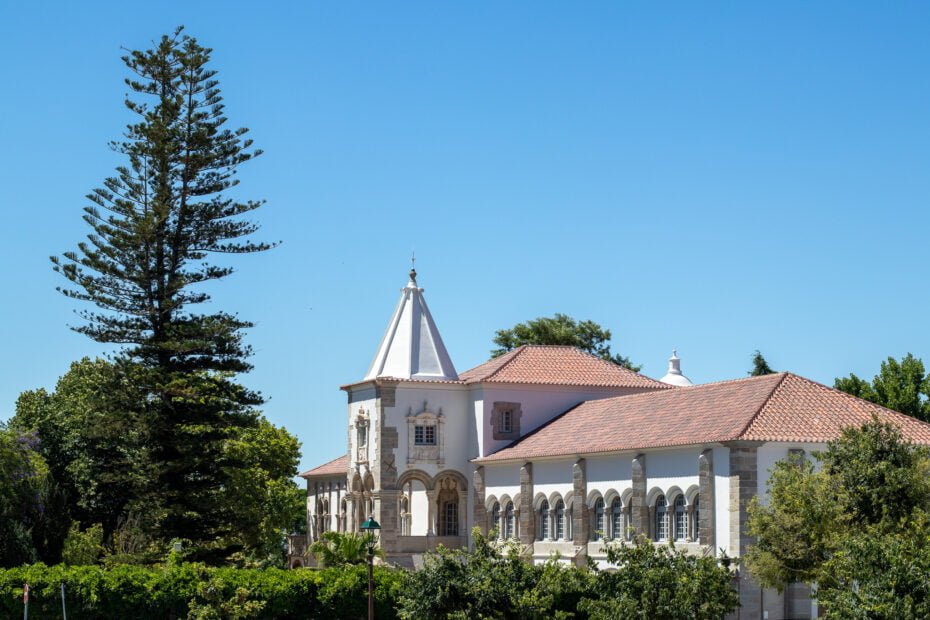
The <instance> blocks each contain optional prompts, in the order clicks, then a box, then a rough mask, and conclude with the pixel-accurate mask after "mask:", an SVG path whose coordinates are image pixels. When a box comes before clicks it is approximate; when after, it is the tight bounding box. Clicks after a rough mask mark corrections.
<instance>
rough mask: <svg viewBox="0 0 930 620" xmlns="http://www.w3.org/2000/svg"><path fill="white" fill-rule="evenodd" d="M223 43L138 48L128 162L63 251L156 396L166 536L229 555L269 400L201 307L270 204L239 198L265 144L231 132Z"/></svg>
mask: <svg viewBox="0 0 930 620" xmlns="http://www.w3.org/2000/svg"><path fill="white" fill-rule="evenodd" d="M210 54H211V50H210V49H209V48H205V47H202V46H201V45H199V44H198V43H197V40H196V39H194V38H192V37H189V36H187V35H185V34H183V33H182V29H181V28H179V29H177V30H176V31H175V32H174V34H173V35H171V36H163V37H162V38H161V40H160V41H158V42H157V43H156V44H155V45H154V47H153V48H152V49H148V50H145V51H138V50H137V51H131V52H129V53H128V54H127V55H126V56H125V57H123V61H124V62H125V64H126V66H127V67H128V69H129V71H130V74H131V75H130V77H129V78H127V79H126V85H127V86H128V88H129V91H130V94H129V95H127V98H126V101H125V104H126V107H127V108H128V109H129V111H130V112H131V113H132V114H134V115H135V121H134V122H133V123H132V124H130V125H128V126H127V130H126V132H125V134H124V139H123V140H121V141H115V142H112V143H111V147H112V148H113V149H114V150H115V151H116V152H118V153H120V154H121V155H123V156H124V157H125V164H123V165H122V166H119V167H118V168H117V169H116V175H115V176H113V177H110V178H107V179H106V180H105V181H104V182H103V187H101V188H98V189H95V190H94V191H93V192H92V193H91V194H89V196H88V198H89V199H90V201H91V203H92V204H91V205H89V206H87V207H85V209H84V220H85V221H86V222H87V224H88V225H89V226H90V228H91V231H92V232H91V233H90V234H89V235H88V238H87V241H84V242H82V243H79V244H78V248H77V251H73V252H66V253H64V255H63V256H62V257H52V263H53V264H54V269H55V270H56V271H57V272H59V273H61V274H62V275H63V276H64V277H65V278H67V279H68V280H69V281H70V283H71V286H70V287H67V288H61V289H59V290H61V291H62V292H63V293H64V294H65V295H67V296H69V297H71V298H74V299H78V300H81V301H84V302H90V303H91V304H93V305H94V306H96V308H95V309H93V310H84V311H82V312H80V315H81V316H82V318H83V319H85V322H84V323H83V324H81V325H79V326H75V327H73V329H75V330H76V331H78V332H80V333H83V334H86V335H87V336H89V337H90V338H92V339H94V340H96V341H98V342H103V343H115V344H119V345H121V346H122V349H121V353H120V355H121V356H122V357H123V358H125V359H126V361H129V362H132V364H131V365H132V367H133V368H134V370H133V374H134V379H133V380H134V381H137V382H139V383H141V384H143V385H144V387H145V390H146V393H147V394H148V396H147V399H146V400H147V402H146V403H144V404H140V411H139V412H138V413H139V416H138V419H139V424H140V425H143V424H144V425H145V426H146V432H147V433H148V434H149V441H150V448H151V459H152V469H153V471H155V472H157V473H156V474H155V476H154V479H153V480H152V502H153V505H152V512H151V513H150V514H151V515H152V520H153V523H152V527H153V529H154V531H155V532H157V533H158V534H159V535H160V537H162V538H163V539H164V540H170V539H172V538H184V539H191V540H193V541H195V542H196V543H197V545H195V546H197V547H198V548H199V549H202V550H207V551H204V553H203V556H202V557H205V558H208V557H209V556H210V555H211V554H212V555H213V556H214V557H217V558H218V557H219V556H220V554H224V555H225V554H228V553H230V552H231V551H234V549H229V548H222V543H219V542H216V541H221V540H224V539H228V535H230V534H232V533H233V532H234V530H235V529H236V528H237V527H241V525H242V524H237V523H236V519H237V516H236V515H235V514H230V512H234V511H231V510H229V507H228V506H224V505H223V502H222V501H221V499H220V497H219V496H220V495H221V494H222V493H223V489H224V485H225V484H227V483H228V480H229V479H230V475H231V472H234V471H235V469H236V467H237V463H235V462H234V460H235V459H234V457H232V456H231V455H230V453H229V451H228V450H226V449H225V448H224V445H225V442H226V441H227V440H228V439H229V438H230V437H233V436H234V435H235V434H236V433H237V432H238V431H239V430H242V429H244V428H251V427H255V426H256V424H257V419H258V413H257V412H256V411H255V410H254V409H253V408H254V406H256V405H258V404H260V403H261V402H262V400H261V397H260V395H259V394H257V393H256V392H253V391H250V390H248V389H246V388H244V387H242V386H241V385H239V384H238V383H236V382H235V381H234V380H233V377H234V375H235V374H237V373H243V372H247V371H248V370H249V369H250V368H251V366H250V365H249V363H248V362H247V358H248V357H249V355H250V353H251V351H250V348H249V347H248V346H247V345H245V344H244V343H243V341H242V330H243V329H245V328H248V327H251V323H249V322H247V321H243V320H241V319H239V318H237V317H236V316H234V315H232V314H229V313H226V312H212V313H210V312H198V311H197V309H198V307H199V305H200V304H203V303H204V302H206V301H208V300H209V299H210V296H209V295H208V294H207V293H206V292H205V291H204V290H203V286H202V285H204V284H205V283H208V282H212V281H216V280H221V279H223V278H225V277H226V276H229V275H230V274H231V273H232V272H233V269H232V267H230V266H228V265H217V264H214V263H213V262H211V260H210V257H211V256H214V255H219V254H247V253H252V252H260V251H263V250H267V249H269V248H270V247H272V244H268V243H261V242H254V241H251V240H249V238H250V235H251V234H252V233H254V232H256V230H257V229H258V226H257V224H255V223H254V222H251V221H249V220H248V219H244V217H243V216H246V215H247V214H249V213H251V212H252V211H254V210H255V209H257V208H258V207H260V206H261V205H262V204H263V201H255V200H248V201H240V200H238V199H236V198H234V197H232V196H231V195H230V193H229V190H231V189H232V188H233V187H235V186H236V185H237V184H238V180H237V179H236V176H235V175H236V172H237V169H238V168H239V166H240V165H241V164H243V163H245V162H247V161H249V160H250V159H252V158H253V157H256V156H258V155H259V154H260V153H261V151H259V150H257V149H254V148H253V147H252V141H251V140H249V139H247V138H245V134H246V133H247V131H248V130H247V129H229V128H228V127H226V125H227V119H226V116H225V108H224V104H223V100H222V97H221V96H220V90H219V83H218V81H217V80H216V73H217V72H216V71H215V70H214V69H211V68H209V66H208V65H209V61H210Z"/></svg>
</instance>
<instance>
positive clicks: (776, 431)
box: [740, 373, 930, 443]
mask: <svg viewBox="0 0 930 620" xmlns="http://www.w3.org/2000/svg"><path fill="white" fill-rule="evenodd" d="M873 415H877V416H878V417H879V418H881V419H882V420H883V421H885V422H890V423H892V424H894V425H895V426H898V427H899V428H900V429H901V432H902V433H903V434H904V437H905V438H906V439H908V440H910V441H913V442H915V443H930V424H927V423H925V422H921V421H920V420H917V419H915V418H912V417H911V416H908V415H905V414H903V413H899V412H897V411H892V410H891V409H886V408H884V407H881V406H879V405H876V404H875V403H870V402H869V401H867V400H862V399H861V398H856V397H855V396H852V395H850V394H847V393H846V392H840V391H839V390H835V389H833V388H830V387H827V386H825V385H821V384H820V383H817V382H815V381H811V380H810V379H805V378H804V377H799V376H798V375H794V374H791V373H785V378H784V380H783V381H782V382H781V383H780V384H779V385H778V386H777V387H776V388H775V391H774V393H773V394H772V397H771V398H770V399H769V400H768V402H767V403H766V404H765V407H764V408H763V409H762V411H761V412H760V413H759V415H757V416H756V417H755V418H753V420H752V421H751V422H750V424H749V426H748V427H747V428H746V430H745V431H744V432H743V434H742V435H741V436H740V439H747V440H761V441H811V442H823V441H829V440H831V439H835V438H836V437H837V436H839V434H840V431H841V430H842V429H843V428H846V427H848V426H861V425H862V424H864V423H865V422H868V421H869V420H871V419H872V416H873Z"/></svg>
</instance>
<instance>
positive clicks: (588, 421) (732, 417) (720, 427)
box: [475, 373, 930, 462]
mask: <svg viewBox="0 0 930 620" xmlns="http://www.w3.org/2000/svg"><path fill="white" fill-rule="evenodd" d="M873 414H876V415H878V416H879V418H881V419H882V420H886V421H888V422H892V423H894V424H896V425H897V426H899V427H900V428H901V430H902V432H903V434H904V436H905V438H907V439H909V440H911V441H915V442H918V443H930V424H926V423H924V422H921V421H919V420H916V419H914V418H911V417H909V416H906V415H903V414H901V413H897V412H895V411H891V410H889V409H885V408H884V407H880V406H878V405H875V404H872V403H870V402H867V401H864V400H861V399H859V398H856V397H854V396H850V395H849V394H845V393H843V392H839V391H837V390H834V389H832V388H829V387H827V386H825V385H821V384H819V383H815V382H814V381H810V380H809V379H805V378H803V377H799V376H797V375H793V374H790V373H777V374H773V375H765V376H762V377H751V378H747V379H737V380H733V381H722V382H720V383H708V384H704V385H698V386H694V387H687V388H678V389H674V390H666V391H662V392H646V393H643V394H634V395H631V396H617V397H614V398H606V399H603V400H592V401H586V402H583V403H581V404H579V405H577V406H576V407H574V408H572V409H570V410H568V411H566V412H565V413H563V414H562V415H561V416H559V417H557V418H555V419H553V420H552V421H551V422H549V423H548V424H546V425H544V426H542V427H540V428H538V429H537V430H536V431H534V432H532V433H530V434H528V435H527V436H526V437H523V438H522V439H520V440H518V441H516V442H514V443H513V444H511V445H509V446H507V447H506V448H503V449H502V450H499V451H498V452H495V453H494V454H491V455H489V456H486V457H484V458H479V459H475V460H476V461H478V462H489V461H502V460H509V459H529V458H538V457H544V456H560V455H573V454H593V453H598V452H617V451H625V450H640V449H646V448H660V447H672V446H685V445H693V444H706V443H717V442H722V441H734V440H747V441H792V442H824V441H828V440H830V439H835V438H836V437H838V436H839V434H840V432H841V430H842V429H843V428H845V427H848V426H857V425H860V424H862V423H864V422H867V421H868V420H871V419H872V415H873Z"/></svg>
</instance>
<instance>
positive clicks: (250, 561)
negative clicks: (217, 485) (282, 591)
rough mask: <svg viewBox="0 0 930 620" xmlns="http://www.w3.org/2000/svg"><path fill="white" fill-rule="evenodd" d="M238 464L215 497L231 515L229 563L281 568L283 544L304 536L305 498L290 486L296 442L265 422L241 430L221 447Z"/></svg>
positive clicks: (297, 455)
mask: <svg viewBox="0 0 930 620" xmlns="http://www.w3.org/2000/svg"><path fill="white" fill-rule="evenodd" d="M226 451H227V452H228V453H232V456H231V457H230V458H231V460H232V461H233V462H235V463H238V464H240V466H239V467H236V468H235V469H233V470H232V471H230V472H229V479H230V481H231V483H230V485H229V486H228V487H226V488H225V489H224V493H223V494H222V496H221V497H220V499H221V501H222V502H223V505H224V506H226V508H227V510H228V512H229V514H231V515H232V516H233V528H232V531H233V536H232V538H231V539H230V540H229V545H230V546H231V547H233V546H238V547H241V549H242V551H240V552H239V553H238V554H237V556H236V557H235V558H234V559H238V560H240V562H241V563H244V564H245V565H248V566H284V563H285V554H284V539H285V536H287V535H288V534H291V533H299V532H304V531H306V527H307V503H306V502H307V494H306V491H304V490H301V489H300V488H299V487H298V486H297V484H295V483H294V476H296V475H297V463H298V462H299V460H300V442H298V441H297V438H296V437H294V436H293V435H292V434H290V433H289V432H288V431H287V430H286V429H283V428H279V427H276V426H275V425H273V424H272V423H271V422H269V421H268V420H266V419H265V418H260V419H259V421H258V424H257V426H255V427H254V428H247V429H244V430H243V431H241V432H240V433H239V434H238V435H237V436H236V437H234V438H232V439H231V440H230V441H229V442H227V445H226Z"/></svg>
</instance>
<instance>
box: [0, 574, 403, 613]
mask: <svg viewBox="0 0 930 620" xmlns="http://www.w3.org/2000/svg"><path fill="white" fill-rule="evenodd" d="M403 578H404V575H403V573H401V572H398V571H393V570H389V569H384V568H380V567H376V568H375V585H376V588H375V605H376V609H375V613H376V615H377V617H378V618H385V619H388V618H394V617H395V615H394V609H393V605H394V601H395V600H396V598H397V596H398V593H399V590H400V587H401V582H402V580H403ZM23 583H29V587H30V592H31V594H30V606H29V611H30V618H33V617H34V618H57V617H60V612H61V599H60V585H61V584H62V583H64V584H65V591H66V594H67V604H68V617H74V618H81V620H96V619H99V620H104V619H106V620H111V619H113V618H146V619H149V618H151V619H152V620H161V619H165V620H167V618H169V617H171V616H172V614H175V615H176V617H178V618H203V619H205V618H217V619H218V618H268V619H271V618H277V619H289V618H294V619H297V618H308V619H309V618H313V619H316V618H320V619H330V618H345V619H347V620H351V619H354V618H366V617H367V600H368V599H367V591H368V576H367V568H366V567H364V566H357V567H350V568H344V569H329V570H320V571H315V570H282V569H263V570H254V569H234V568H209V567H206V566H204V565H203V564H169V565H168V566H164V567H157V568H151V567H140V566H126V565H123V566H116V567H113V568H111V569H104V568H102V567H99V566H74V567H68V566H63V565H58V566H45V565H43V564H36V565H33V566H25V567H21V568H11V569H6V570H0V615H2V617H4V618H17V617H21V616H22V614H23V605H22V592H23Z"/></svg>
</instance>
